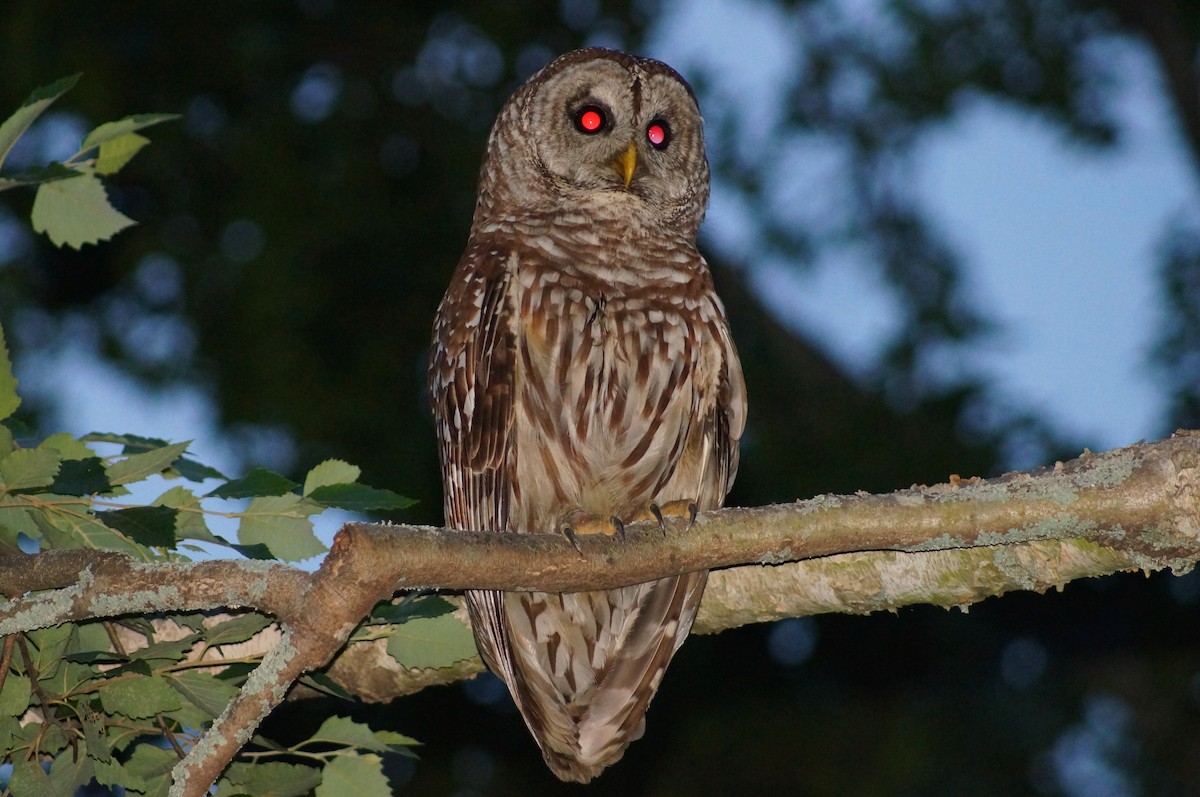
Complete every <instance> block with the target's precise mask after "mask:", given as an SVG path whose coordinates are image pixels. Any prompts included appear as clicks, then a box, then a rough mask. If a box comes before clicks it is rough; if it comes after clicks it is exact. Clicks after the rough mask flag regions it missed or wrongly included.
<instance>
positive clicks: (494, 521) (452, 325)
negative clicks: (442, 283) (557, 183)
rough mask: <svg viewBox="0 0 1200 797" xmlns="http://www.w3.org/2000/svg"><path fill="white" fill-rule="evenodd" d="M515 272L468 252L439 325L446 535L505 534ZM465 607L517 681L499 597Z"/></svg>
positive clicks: (436, 388) (437, 406) (487, 254)
mask: <svg viewBox="0 0 1200 797" xmlns="http://www.w3.org/2000/svg"><path fill="white" fill-rule="evenodd" d="M511 265H512V263H511V261H510V253H509V252H508V251H507V250H506V249H504V248H503V247H499V246H494V247H490V246H485V245H482V244H479V243H477V244H476V245H474V246H470V247H468V248H467V251H466V252H465V253H464V254H463V258H462V261H461V262H460V263H459V265H458V268H457V269H456V270H455V272H454V276H453V278H452V280H451V287H450V289H449V290H448V291H447V292H446V296H445V298H444V299H442V304H441V306H440V307H439V308H438V315H437V321H436V323H435V324H434V332H433V349H432V351H431V354H430V362H429V395H430V400H431V402H432V405H433V415H434V421H435V423H436V425H437V437H438V444H439V446H440V448H441V461H442V483H443V488H444V493H445V499H444V500H445V514H446V525H447V526H448V527H450V528H456V529H470V530H475V531H504V530H506V529H507V528H508V516H509V500H510V495H511V485H512V481H513V474H512V473H511V470H512V467H513V464H512V462H513V460H512V457H511V456H510V454H511V446H512V444H513V443H512V440H511V439H510V435H511V433H512V428H513V396H514V390H515V387H514V381H515V370H514V369H515V364H516V363H515V357H516V330H515V328H514V323H515V321H514V314H513V305H512V300H511V297H510V295H509V292H510V290H511V288H512V285H513V275H512V271H511ZM467 603H468V608H469V609H470V612H471V625H472V627H473V628H474V629H475V640H476V643H477V644H478V645H479V649H480V650H479V652H480V653H481V654H482V655H483V658H484V661H486V662H487V663H488V665H489V666H490V667H491V668H492V669H493V670H495V671H497V672H499V673H500V674H501V676H502V677H504V678H505V680H506V681H507V682H509V683H512V678H513V677H514V672H513V662H512V661H511V657H510V656H508V655H507V654H506V644H505V642H504V640H505V638H506V631H505V629H504V622H503V609H502V606H501V593H498V592H478V591H474V592H469V593H468V601H467Z"/></svg>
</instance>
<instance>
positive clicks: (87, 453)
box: [38, 432, 96, 461]
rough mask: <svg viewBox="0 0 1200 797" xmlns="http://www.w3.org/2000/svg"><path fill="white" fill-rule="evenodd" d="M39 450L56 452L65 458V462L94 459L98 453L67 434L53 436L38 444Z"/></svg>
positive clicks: (60, 433) (61, 433)
mask: <svg viewBox="0 0 1200 797" xmlns="http://www.w3.org/2000/svg"><path fill="white" fill-rule="evenodd" d="M38 448H45V449H49V450H50V451H54V452H55V453H57V454H58V455H59V456H61V457H62V458H63V460H64V461H66V460H72V459H93V458H95V456H96V452H95V451H93V450H92V449H91V448H90V447H89V446H88V444H87V443H84V442H83V441H81V440H77V439H75V438H74V437H72V436H71V435H70V434H68V433H66V432H59V433H58V434H52V435H50V436H49V437H47V438H46V439H45V440H43V441H42V442H41V443H38Z"/></svg>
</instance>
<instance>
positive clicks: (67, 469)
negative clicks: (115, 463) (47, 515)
mask: <svg viewBox="0 0 1200 797" xmlns="http://www.w3.org/2000/svg"><path fill="white" fill-rule="evenodd" d="M47 489H48V490H49V491H50V492H52V493H54V494H55V495H78V496H84V495H97V494H99V493H107V492H109V491H110V490H111V489H112V484H110V483H109V481H108V473H107V472H106V471H105V470H104V462H103V461H102V460H101V459H100V457H88V458H87V459H65V460H63V463H62V466H61V467H60V468H59V469H58V475H56V476H55V477H54V482H53V483H52V484H51V485H50V486H49V487H48V488H47Z"/></svg>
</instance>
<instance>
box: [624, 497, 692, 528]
mask: <svg viewBox="0 0 1200 797" xmlns="http://www.w3.org/2000/svg"><path fill="white" fill-rule="evenodd" d="M699 511H700V509H699V507H698V506H696V502H695V501H689V500H687V499H683V500H680V501H667V502H666V503H664V504H659V503H657V502H655V501H651V502H650V503H649V504H647V505H646V508H645V509H643V510H642V511H641V512H638V513H637V514H636V515H634V516H633V518H632V519H631V520H630V522H631V523H635V522H638V521H643V520H656V521H658V530H659V531H661V532H662V534H663V536H664V537H665V536H667V522H666V518H671V519H675V518H687V528H686V529H684V531H685V532H687V531H691V530H692V526H694V525H695V523H696V515H697V514H698V513H699Z"/></svg>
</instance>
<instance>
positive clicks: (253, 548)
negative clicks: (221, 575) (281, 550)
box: [217, 537, 275, 562]
mask: <svg viewBox="0 0 1200 797" xmlns="http://www.w3.org/2000/svg"><path fill="white" fill-rule="evenodd" d="M217 539H218V540H220V541H221V542H223V543H225V544H226V545H228V546H229V547H230V548H232V549H233V550H235V551H237V552H238V553H240V554H241V555H242V556H244V557H246V558H247V559H258V560H259V561H263V562H266V561H270V560H272V559H274V558H275V554H273V553H272V552H271V549H270V548H269V547H267V546H266V545H264V544H262V543H261V542H256V543H254V544H253V545H238V544H237V543H233V542H228V541H227V540H225V539H224V538H223V537H217Z"/></svg>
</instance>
